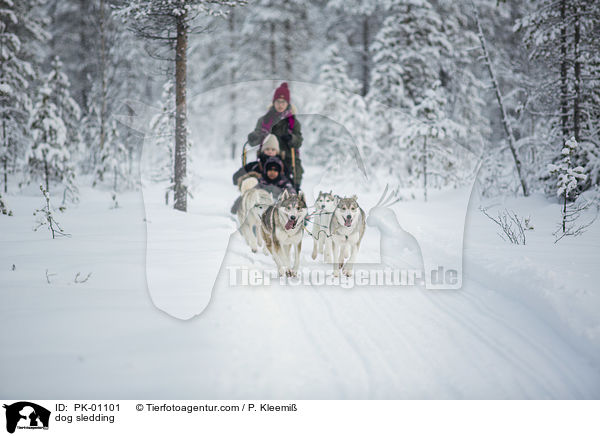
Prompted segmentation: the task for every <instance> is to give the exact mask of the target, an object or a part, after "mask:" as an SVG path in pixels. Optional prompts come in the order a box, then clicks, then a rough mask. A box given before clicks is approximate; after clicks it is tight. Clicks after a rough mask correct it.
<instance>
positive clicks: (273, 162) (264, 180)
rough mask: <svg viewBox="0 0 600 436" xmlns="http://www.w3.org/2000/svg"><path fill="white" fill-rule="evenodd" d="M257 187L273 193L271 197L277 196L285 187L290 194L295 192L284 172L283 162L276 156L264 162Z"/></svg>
mask: <svg viewBox="0 0 600 436" xmlns="http://www.w3.org/2000/svg"><path fill="white" fill-rule="evenodd" d="M257 187H258V188H260V189H264V190H265V191H269V192H271V193H273V198H278V197H279V196H280V195H281V194H282V193H283V191H285V190H286V189H287V191H288V192H289V193H290V194H295V193H296V189H295V188H294V185H293V184H292V182H290V180H289V179H288V178H287V177H286V176H285V174H284V170H283V162H282V161H281V159H280V158H279V157H277V156H274V157H270V158H269V159H267V161H266V162H265V170H264V171H263V174H262V177H261V178H260V179H259V181H258V186H257Z"/></svg>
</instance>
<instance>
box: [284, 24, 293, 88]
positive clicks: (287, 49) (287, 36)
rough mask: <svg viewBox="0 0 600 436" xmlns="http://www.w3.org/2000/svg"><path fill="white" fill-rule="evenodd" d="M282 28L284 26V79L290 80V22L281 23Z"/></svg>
mask: <svg viewBox="0 0 600 436" xmlns="http://www.w3.org/2000/svg"><path fill="white" fill-rule="evenodd" d="M283 26H284V32H285V33H284V35H283V41H284V51H285V75H286V77H285V78H286V79H288V80H289V79H291V78H292V56H293V54H292V41H291V39H290V38H291V36H290V33H291V31H292V24H291V23H290V20H289V19H288V20H285V21H284V22H283Z"/></svg>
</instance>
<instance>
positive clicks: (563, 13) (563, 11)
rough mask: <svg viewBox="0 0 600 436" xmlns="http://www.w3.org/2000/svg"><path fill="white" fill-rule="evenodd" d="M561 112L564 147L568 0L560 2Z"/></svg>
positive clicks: (566, 100)
mask: <svg viewBox="0 0 600 436" xmlns="http://www.w3.org/2000/svg"><path fill="white" fill-rule="evenodd" d="M560 18H561V28H560V52H561V61H560V113H561V124H562V144H561V148H562V147H564V145H565V142H566V141H567V140H568V139H569V125H568V123H569V109H568V104H569V103H568V95H567V93H568V92H569V88H568V86H567V67H568V59H567V25H566V19H567V0H561V2H560Z"/></svg>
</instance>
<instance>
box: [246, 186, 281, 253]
mask: <svg viewBox="0 0 600 436" xmlns="http://www.w3.org/2000/svg"><path fill="white" fill-rule="evenodd" d="M252 180H256V179H255V178H249V179H246V180H244V182H242V184H241V191H242V197H241V202H240V206H239V209H238V210H237V217H238V221H239V223H240V229H239V230H240V233H241V234H242V236H243V237H244V239H245V240H246V243H247V244H248V245H249V246H250V249H251V250H252V252H253V253H256V252H257V251H258V247H261V246H262V245H263V240H262V235H261V231H260V225H261V224H260V218H261V216H262V214H263V213H264V212H265V211H266V210H267V208H268V207H269V206H271V205H272V204H273V203H274V201H273V195H272V194H271V193H270V192H267V191H265V190H264V189H260V188H256V187H249V186H256V184H252V183H251V181H252ZM249 182H250V183H249Z"/></svg>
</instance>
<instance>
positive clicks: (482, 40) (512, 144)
mask: <svg viewBox="0 0 600 436" xmlns="http://www.w3.org/2000/svg"><path fill="white" fill-rule="evenodd" d="M473 9H474V10H475V20H476V21H477V30H478V32H479V42H480V43H481V49H482V51H483V56H484V58H485V63H486V66H487V69H488V73H489V74H490V78H491V80H492V86H493V87H494V91H495V92H496V100H498V106H500V112H501V114H502V125H503V126H504V131H505V132H506V136H507V139H508V146H509V148H510V152H511V153H512V156H513V159H514V161H515V167H516V169H517V175H518V176H519V180H520V182H521V188H522V189H523V195H524V196H525V197H527V196H528V195H529V190H528V189H527V182H526V181H525V177H524V175H523V171H522V169H521V160H520V159H519V155H518V154H517V148H516V145H515V136H514V134H513V131H512V127H511V125H510V120H509V119H508V114H507V113H506V110H505V108H504V102H503V99H502V94H501V92H500V87H499V86H498V81H497V80H496V74H495V73H494V69H493V68H492V61H491V59H490V55H489V53H488V51H487V46H486V43H485V37H484V36H483V30H482V29H481V23H480V22H479V14H478V13H477V10H476V9H475V6H473Z"/></svg>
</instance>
